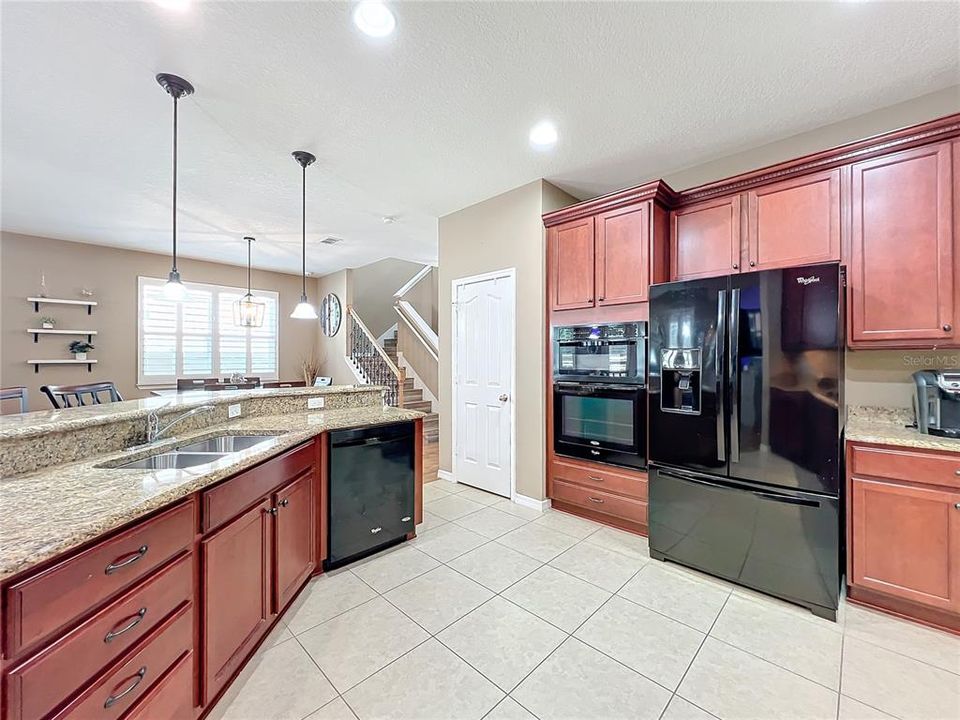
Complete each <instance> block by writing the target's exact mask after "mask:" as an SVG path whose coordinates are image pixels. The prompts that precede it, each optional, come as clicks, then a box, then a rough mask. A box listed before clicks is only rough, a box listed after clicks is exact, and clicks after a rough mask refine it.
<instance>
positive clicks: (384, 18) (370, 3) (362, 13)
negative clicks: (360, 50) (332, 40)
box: [353, 0, 397, 38]
mask: <svg viewBox="0 0 960 720" xmlns="http://www.w3.org/2000/svg"><path fill="white" fill-rule="evenodd" d="M353 23H354V25H356V26H357V27H358V28H360V31H361V32H362V33H363V34H365V35H369V36H370V37H375V38H382V37H386V36H387V35H389V34H390V33H392V32H393V31H394V29H395V28H396V27H397V19H396V18H395V17H394V15H393V13H392V12H390V8H388V7H387V6H386V5H384V4H383V3H382V2H377V0H364V1H363V2H362V3H360V4H359V5H357V7H356V8H354V10H353Z"/></svg>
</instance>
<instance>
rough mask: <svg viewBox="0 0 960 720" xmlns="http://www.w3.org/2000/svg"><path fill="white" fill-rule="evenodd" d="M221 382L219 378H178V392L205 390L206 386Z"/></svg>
mask: <svg viewBox="0 0 960 720" xmlns="http://www.w3.org/2000/svg"><path fill="white" fill-rule="evenodd" d="M218 382H220V380H219V378H215V377H214V378H177V390H203V386H204V385H210V384H211V383H218Z"/></svg>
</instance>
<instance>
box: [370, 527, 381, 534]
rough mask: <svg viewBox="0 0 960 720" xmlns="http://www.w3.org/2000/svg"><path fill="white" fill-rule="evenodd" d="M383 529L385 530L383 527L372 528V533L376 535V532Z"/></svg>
mask: <svg viewBox="0 0 960 720" xmlns="http://www.w3.org/2000/svg"><path fill="white" fill-rule="evenodd" d="M381 530H383V528H382V527H375V528H370V534H371V535H376V534H377V533H378V532H380V531H381Z"/></svg>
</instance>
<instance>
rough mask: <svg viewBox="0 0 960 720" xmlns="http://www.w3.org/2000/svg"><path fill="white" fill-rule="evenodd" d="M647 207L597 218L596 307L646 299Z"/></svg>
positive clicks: (648, 215)
mask: <svg viewBox="0 0 960 720" xmlns="http://www.w3.org/2000/svg"><path fill="white" fill-rule="evenodd" d="M650 205H651V204H650V203H643V204H641V205H639V206H635V207H626V208H620V209H618V210H611V211H610V212H605V213H602V214H600V215H598V216H597V218H596V232H597V238H596V287H597V305H623V304H626V303H636V302H646V301H647V300H648V299H649V297H648V295H649V293H648V290H649V287H650Z"/></svg>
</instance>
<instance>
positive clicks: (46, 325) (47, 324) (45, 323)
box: [40, 315, 57, 330]
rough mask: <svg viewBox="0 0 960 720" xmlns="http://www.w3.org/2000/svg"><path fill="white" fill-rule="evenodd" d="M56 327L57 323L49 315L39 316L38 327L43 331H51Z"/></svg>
mask: <svg viewBox="0 0 960 720" xmlns="http://www.w3.org/2000/svg"><path fill="white" fill-rule="evenodd" d="M56 326H57V321H56V320H55V319H54V318H52V317H50V316H49V315H41V316H40V327H42V328H43V329H44V330H53V328H55V327H56Z"/></svg>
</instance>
